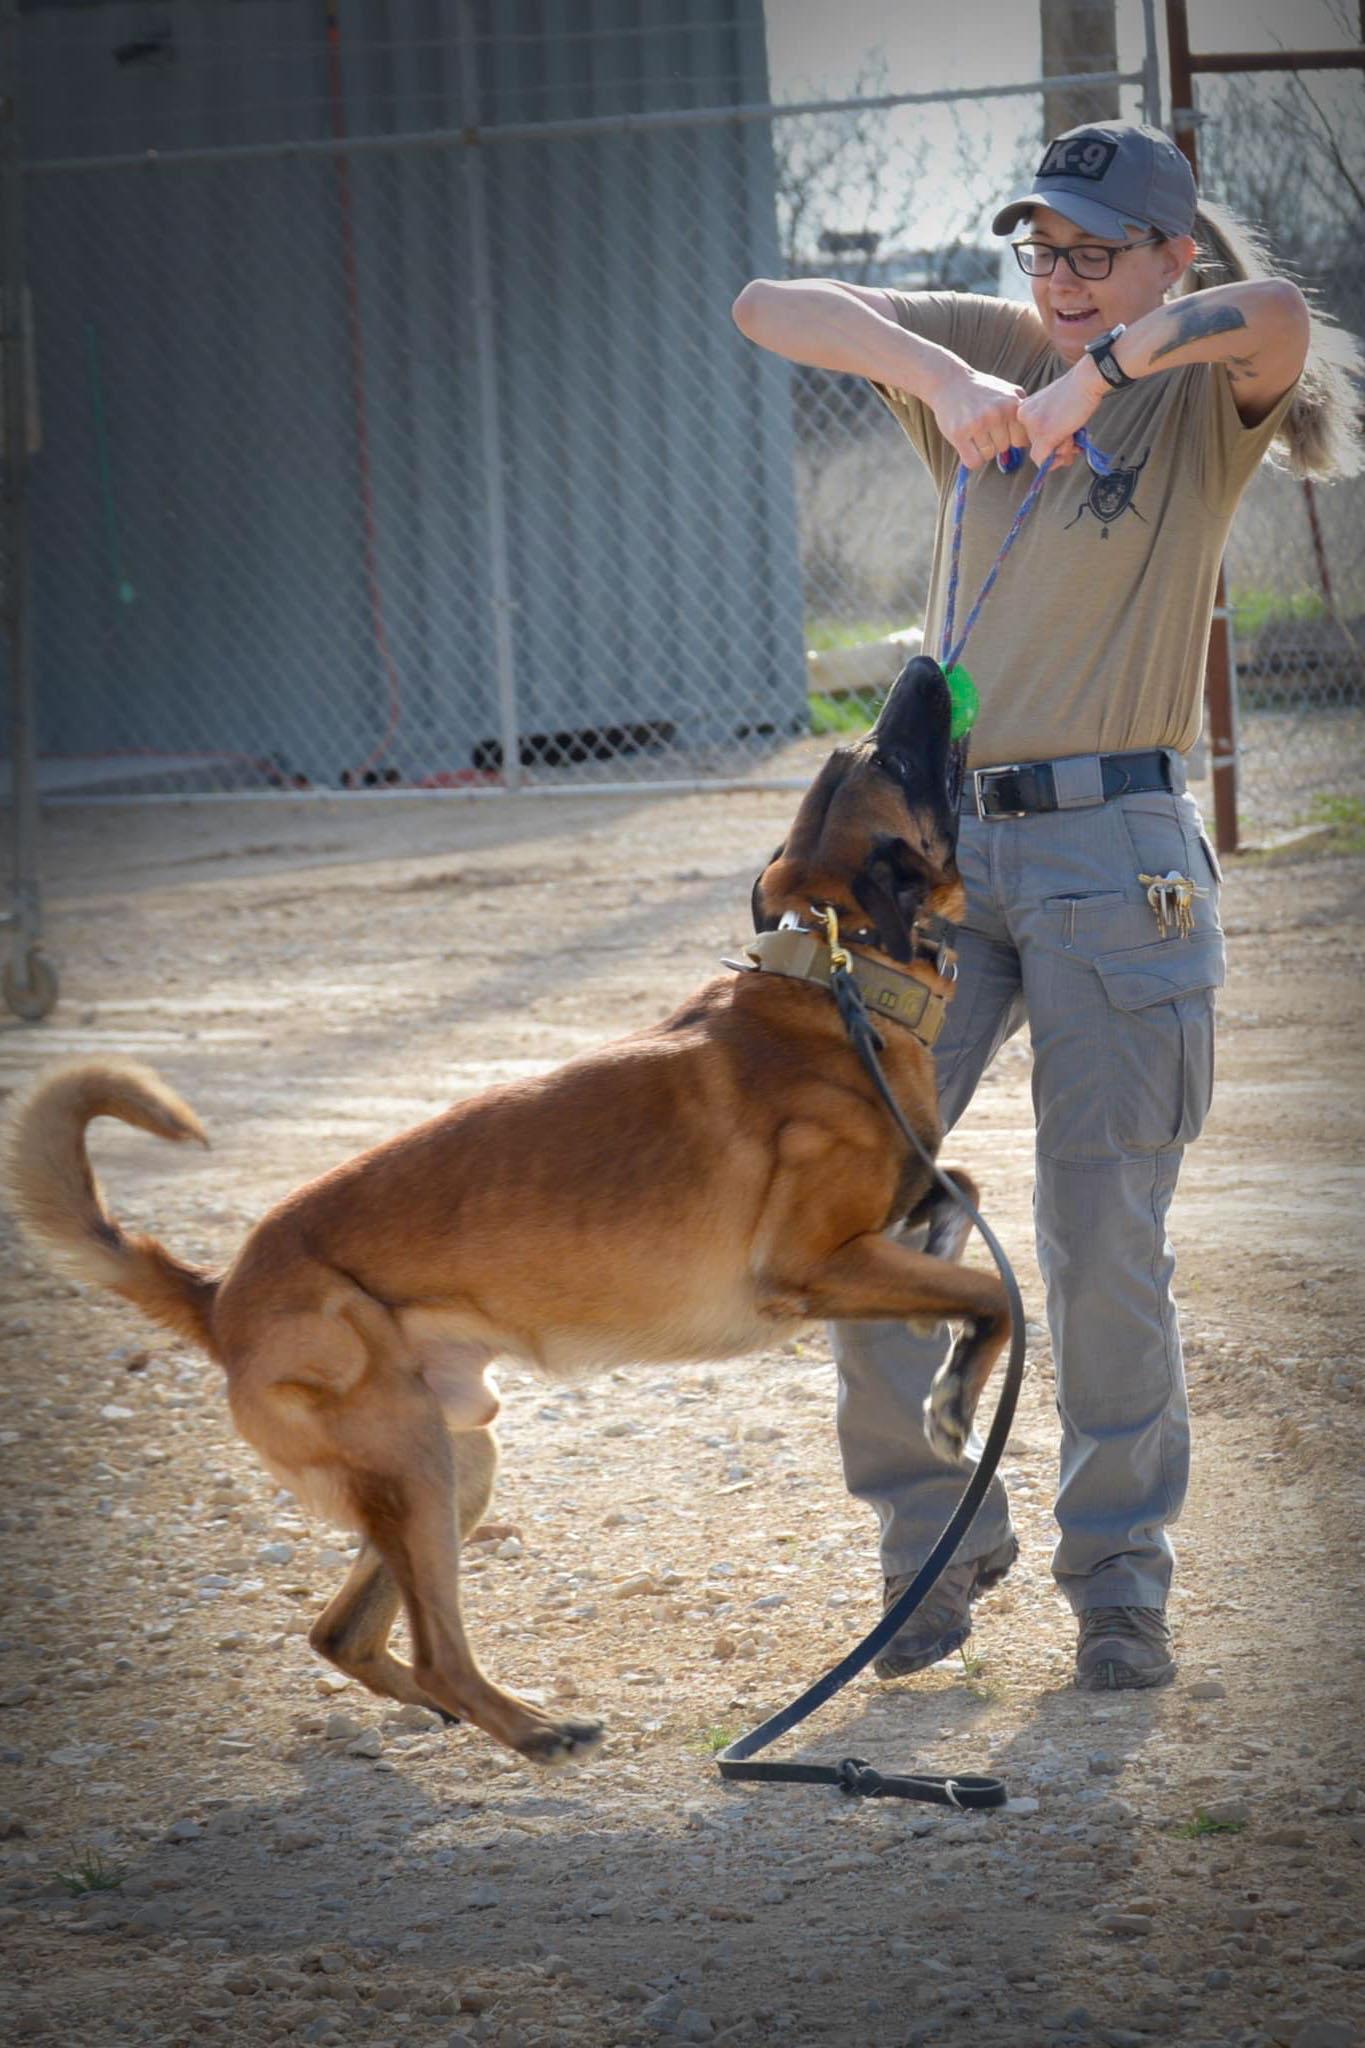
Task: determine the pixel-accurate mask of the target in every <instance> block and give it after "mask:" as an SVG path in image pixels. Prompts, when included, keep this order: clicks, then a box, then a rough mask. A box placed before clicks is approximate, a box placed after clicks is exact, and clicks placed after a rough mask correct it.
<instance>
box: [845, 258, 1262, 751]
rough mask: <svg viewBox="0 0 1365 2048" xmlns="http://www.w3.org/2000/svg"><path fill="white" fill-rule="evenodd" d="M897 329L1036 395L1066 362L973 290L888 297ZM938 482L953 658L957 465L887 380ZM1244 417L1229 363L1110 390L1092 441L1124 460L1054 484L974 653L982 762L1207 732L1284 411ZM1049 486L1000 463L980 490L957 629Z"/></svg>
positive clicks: (936, 630) (923, 412) (1028, 325)
mask: <svg viewBox="0 0 1365 2048" xmlns="http://www.w3.org/2000/svg"><path fill="white" fill-rule="evenodd" d="M887 296H888V297H889V298H890V299H891V300H892V301H893V302H894V304H895V308H896V316H897V318H898V319H899V320H900V322H901V324H902V326H904V327H907V328H909V329H910V331H911V332H912V333H914V334H918V335H922V336H923V337H924V339H925V340H927V341H933V342H937V343H939V344H940V346H941V347H943V348H947V349H951V350H952V352H953V354H954V355H956V356H960V357H961V358H962V360H963V361H964V362H966V363H970V364H971V366H972V368H973V369H977V370H982V371H986V372H988V373H989V374H990V375H992V376H996V377H1003V378H1006V379H1008V380H1009V382H1011V383H1013V384H1018V385H1021V386H1022V387H1023V389H1024V390H1025V391H1027V392H1030V393H1032V392H1035V391H1040V390H1042V388H1043V387H1044V386H1045V385H1047V384H1051V383H1052V382H1053V381H1054V380H1055V379H1056V378H1058V377H1060V376H1061V375H1062V374H1063V371H1064V369H1065V365H1064V364H1063V362H1062V360H1061V358H1060V357H1059V356H1058V355H1057V354H1056V352H1055V351H1054V350H1053V349H1052V347H1051V346H1050V345H1049V343H1048V342H1047V340H1046V339H1045V337H1044V335H1043V331H1042V328H1041V326H1040V325H1039V322H1038V318H1037V315H1036V314H1035V313H1034V311H1033V309H1032V307H1031V306H1023V305H1017V304H1014V303H1012V302H1011V301H1009V300H1005V299H992V298H986V297H982V296H979V295H975V294H970V293H959V292H923V293H915V294H913V295H907V294H905V293H901V292H890V293H888V294H887ZM875 388H876V390H877V392H878V395H879V396H880V397H881V398H882V399H883V400H884V401H885V403H886V405H887V406H888V407H889V408H890V410H891V412H892V413H893V414H894V415H895V417H896V419H897V420H899V422H900V424H901V425H902V426H903V427H904V429H905V431H906V433H907V434H908V435H909V437H910V439H911V441H912V442H913V443H914V445H915V447H916V449H917V450H918V452H919V454H920V455H921V456H922V457H923V459H924V461H925V463H926V464H927V465H928V468H929V469H930V471H931V473H932V474H933V477H934V479H935V481H936V483H937V484H938V487H939V509H938V531H937V535H936V538H935V547H934V561H933V568H932V570H931V572H930V590H929V606H928V612H927V615H926V618H925V628H924V645H925V649H926V651H927V652H929V653H932V654H936V655H937V654H941V653H942V652H944V649H943V645H942V636H943V619H944V597H945V593H946V589H947V574H948V553H949V539H950V533H951V515H952V504H953V486H954V483H955V481H956V478H957V469H958V459H957V455H956V453H955V452H954V450H953V448H952V446H951V444H950V443H949V442H948V441H946V440H945V439H944V438H943V435H942V434H941V433H940V431H939V427H938V422H937V421H936V420H935V418H934V415H933V413H932V412H931V411H930V409H929V407H928V406H927V405H925V404H924V403H923V401H922V400H920V399H917V398H912V397H911V396H910V395H909V394H908V393H906V392H903V391H890V390H886V389H884V388H883V387H882V386H880V385H877V386H876V387H875ZM1291 397H1292V393H1291V392H1286V394H1285V396H1284V397H1283V398H1282V399H1281V400H1280V402H1279V403H1278V404H1277V405H1276V406H1275V407H1274V409H1273V410H1272V412H1271V413H1270V414H1269V415H1268V416H1267V418H1265V419H1264V420H1262V421H1261V422H1260V423H1259V424H1258V425H1257V426H1254V427H1247V426H1244V425H1243V424H1242V421H1241V419H1240V418H1239V416H1238V412H1237V407H1236V405H1235V404H1234V402H1233V397H1232V388H1231V386H1230V384H1229V382H1228V378H1227V373H1226V371H1225V369H1224V368H1223V366H1222V365H1221V364H1208V363H1195V364H1190V365H1188V366H1186V367H1185V368H1183V369H1175V370H1169V371H1166V372H1165V373H1164V374H1158V375H1154V376H1151V377H1144V378H1142V379H1141V380H1140V381H1139V382H1137V383H1136V384H1134V385H1132V386H1131V387H1129V388H1128V389H1125V390H1122V391H1111V392H1108V393H1106V395H1105V397H1104V398H1103V399H1102V400H1101V401H1100V404H1099V407H1098V409H1097V410H1096V412H1095V414H1094V416H1093V417H1092V418H1091V420H1090V421H1089V423H1088V426H1087V429H1086V431H1087V433H1088V434H1089V436H1090V438H1091V439H1092V440H1093V442H1094V443H1095V446H1096V447H1097V448H1099V449H1101V450H1102V451H1103V452H1104V454H1106V455H1108V456H1110V457H1112V458H1113V459H1114V461H1115V463H1116V464H1117V467H1116V469H1115V471H1114V473H1113V474H1112V475H1111V476H1109V477H1096V476H1094V475H1092V473H1091V471H1090V469H1089V467H1088V465H1087V464H1086V463H1084V462H1083V461H1078V462H1077V463H1075V464H1074V465H1073V466H1072V467H1071V468H1070V469H1066V470H1062V471H1060V472H1057V473H1054V474H1053V475H1051V476H1049V478H1048V480H1047V482H1046V483H1045V484H1044V486H1043V492H1042V497H1041V499H1040V500H1039V501H1038V503H1036V504H1035V506H1034V508H1033V510H1032V512H1031V513H1030V514H1029V517H1028V519H1027V521H1026V522H1025V524H1024V526H1023V528H1022V530H1021V532H1020V534H1019V537H1018V539H1017V540H1016V542H1015V544H1014V547H1013V549H1012V550H1011V552H1010V554H1009V555H1008V557H1007V558H1006V560H1005V563H1004V565H1003V567H1002V568H1001V571H1000V576H999V580H998V581H997V583H996V585H995V587H994V589H993V590H992V591H991V594H990V596H989V597H988V598H987V599H986V603H985V607H984V609H983V611H982V613H981V617H980V619H979V620H978V622H977V624H976V626H975V627H974V628H973V630H972V634H971V638H970V639H969V641H968V642H967V646H966V649H965V651H964V653H963V655H962V665H963V667H964V668H966V669H967V670H968V672H969V673H970V675H971V677H972V680H973V681H974V682H975V684H976V686H977V690H978V692H979V694H980V698H981V711H980V714H979V716H978V718H977V722H976V725H975V727H974V728H973V731H972V740H971V761H972V765H973V767H977V768H982V767H989V766H991V765H992V764H993V763H997V762H1002V761H1035V760H1046V759H1048V758H1050V757H1052V756H1055V755H1062V754H1095V753H1099V754H1108V753H1121V752H1123V751H1124V750H1125V749H1128V748H1134V747H1141V748H1147V747H1175V748H1178V749H1179V750H1180V752H1181V753H1185V752H1187V751H1188V750H1189V748H1190V747H1192V746H1193V745H1194V742H1195V740H1196V739H1197V737H1198V735H1199V729H1200V723H1201V718H1202V695H1203V680H1204V658H1205V654H1206V652H1207V648H1208V637H1209V625H1210V620H1211V616H1212V611H1213V600H1214V589H1215V584H1216V582H1217V577H1218V564H1219V562H1220V561H1221V559H1222V554H1223V546H1224V543H1225V541H1226V539H1227V535H1228V528H1229V527H1230V526H1231V524H1232V515H1233V512H1234V511H1235V509H1236V506H1237V501H1238V499H1239V498H1240V497H1241V495H1242V492H1243V490H1244V489H1245V487H1246V485H1247V483H1248V481H1249V480H1250V478H1251V476H1252V475H1253V473H1254V471H1255V469H1256V466H1257V464H1258V463H1259V462H1260V460H1261V457H1262V456H1263V455H1264V454H1265V451H1266V449H1267V448H1268V447H1269V445H1270V442H1271V439H1272V437H1273V436H1274V433H1275V430H1276V428H1277V427H1278V426H1279V424H1280V422H1281V420H1282V419H1283V417H1284V414H1285V412H1286V411H1287V410H1288V407H1289V404H1290V401H1291ZM1036 476H1037V470H1036V469H1035V467H1034V465H1033V463H1032V462H1030V461H1027V460H1026V461H1025V462H1024V463H1023V464H1022V465H1021V466H1020V468H1019V469H1017V470H1016V471H1015V473H1014V474H1013V475H1012V476H1004V475H1002V474H1001V472H1000V471H999V470H998V469H997V468H996V466H995V464H994V463H991V464H989V465H988V466H987V467H986V468H985V469H982V470H978V471H976V472H975V473H974V474H973V476H972V479H971V482H970V483H969V485H968V488H967V511H966V517H965V520H964V522H963V534H962V569H961V577H960V581H959V588H958V596H957V619H956V626H955V631H956V632H957V633H958V634H960V633H961V631H962V627H963V625H964V623H965V622H966V618H967V614H968V612H969V611H970V609H971V607H972V605H973V604H974V603H975V602H976V598H977V595H978V593H979V592H980V589H981V586H982V584H983V583H984V582H985V579H986V576H987V573H988V571H989V569H990V567H991V564H992V562H993V561H994V560H995V556H996V551H997V549H998V548H999V547H1000V544H1001V542H1002V541H1003V540H1004V538H1005V535H1006V533H1007V532H1008V531H1009V527H1010V524H1011V522H1012V520H1013V518H1014V514H1015V512H1016V511H1017V510H1018V508H1019V506H1020V504H1021V503H1022V501H1023V499H1024V497H1025V495H1026V493H1027V491H1028V488H1029V485H1030V484H1031V483H1032V482H1033V480H1034V479H1035V477H1036Z"/></svg>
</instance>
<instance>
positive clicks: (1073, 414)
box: [1019, 356, 1109, 469]
mask: <svg viewBox="0 0 1365 2048" xmlns="http://www.w3.org/2000/svg"><path fill="white" fill-rule="evenodd" d="M1096 385H1098V386H1099V389H1098V390H1096V388H1095V387H1096ZM1108 389H1109V386H1108V385H1107V384H1106V383H1105V381H1104V379H1103V377H1101V375H1100V373H1099V371H1098V370H1097V369H1096V368H1095V365H1094V364H1093V363H1092V362H1091V360H1090V358H1089V356H1082V358H1081V360H1080V362H1079V363H1076V364H1073V366H1072V367H1071V369H1069V370H1068V371H1067V372H1066V375H1065V376H1063V377H1059V378H1058V379H1057V381H1056V383H1055V384H1047V385H1045V386H1044V387H1043V389H1042V390H1041V391H1035V392H1034V394H1033V396H1032V398H1026V399H1025V400H1024V402H1023V404H1022V405H1021V406H1020V408H1019V426H1020V427H1021V428H1022V430H1023V434H1024V439H1025V443H1026V445H1027V447H1028V451H1029V454H1030V455H1031V456H1032V457H1033V460H1034V461H1035V462H1036V463H1037V464H1038V466H1039V468H1041V467H1042V465H1043V464H1044V463H1045V462H1046V461H1047V459H1048V457H1049V455H1050V456H1052V457H1053V464H1052V466H1053V468H1054V469H1067V468H1069V467H1070V465H1071V464H1072V463H1073V462H1074V461H1075V460H1076V457H1077V456H1078V455H1079V454H1080V452H1081V451H1080V449H1079V448H1078V447H1077V446H1076V441H1075V434H1076V430H1077V428H1079V427H1083V426H1084V425H1085V424H1086V422H1087V420H1089V419H1091V418H1092V417H1093V416H1094V414H1095V412H1096V410H1097V408H1098V406H1099V402H1100V400H1101V399H1102V398H1103V396H1104V394H1105V392H1106V391H1107V390H1108Z"/></svg>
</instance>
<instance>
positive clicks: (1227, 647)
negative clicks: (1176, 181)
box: [1166, 0, 1237, 853]
mask: <svg viewBox="0 0 1365 2048" xmlns="http://www.w3.org/2000/svg"><path fill="white" fill-rule="evenodd" d="M1166 45H1167V49H1168V51H1169V54H1170V66H1171V131H1172V133H1173V134H1174V136H1175V139H1176V142H1177V143H1178V144H1179V146H1180V148H1181V149H1182V150H1183V151H1184V152H1185V155H1186V157H1187V158H1188V159H1189V165H1190V169H1191V170H1192V171H1193V172H1194V174H1195V177H1196V178H1197V177H1198V176H1199V151H1198V147H1197V145H1196V141H1195V126H1194V118H1193V116H1194V71H1193V68H1192V66H1191V64H1190V31H1189V21H1188V19H1187V16H1186V7H1185V0H1166ZM1232 674H1233V671H1232V636H1231V634H1230V633H1229V631H1228V593H1227V578H1226V576H1225V575H1224V573H1223V568H1222V565H1221V564H1220V565H1219V569H1218V585H1217V589H1216V591H1215V593H1214V600H1213V622H1212V624H1211V626H1210V628H1209V649H1208V654H1207V656H1206V658H1205V663H1204V697H1205V702H1206V703H1207V705H1208V719H1209V754H1210V768H1211V772H1212V775H1213V832H1214V841H1215V844H1216V845H1217V848H1218V851H1219V852H1220V853H1236V851H1237V706H1236V699H1235V696H1234V692H1233V680H1232Z"/></svg>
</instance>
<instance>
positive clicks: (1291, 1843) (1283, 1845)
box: [1261, 1827, 1308, 1849]
mask: <svg viewBox="0 0 1365 2048" xmlns="http://www.w3.org/2000/svg"><path fill="white" fill-rule="evenodd" d="M1261 1840H1262V1841H1263V1842H1266V1843H1268V1844H1269V1846H1270V1847H1271V1848H1272V1849H1306V1848H1307V1847H1308V1830H1307V1828H1295V1827H1288V1828H1267V1830H1266V1832H1265V1833H1264V1834H1263V1835H1262V1836H1261Z"/></svg>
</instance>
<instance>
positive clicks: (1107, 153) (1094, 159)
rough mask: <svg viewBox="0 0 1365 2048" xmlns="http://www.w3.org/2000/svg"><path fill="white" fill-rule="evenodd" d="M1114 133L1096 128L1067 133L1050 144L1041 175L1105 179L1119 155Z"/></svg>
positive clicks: (1045, 176)
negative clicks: (1110, 133)
mask: <svg viewBox="0 0 1365 2048" xmlns="http://www.w3.org/2000/svg"><path fill="white" fill-rule="evenodd" d="M1118 147H1119V146H1118V144H1117V142H1115V141H1114V139H1113V137H1112V136H1109V135H1099V134H1096V133H1095V132H1094V131H1093V130H1092V131H1091V132H1090V133H1089V134H1087V135H1068V136H1064V137H1063V139H1062V140H1061V141H1060V142H1053V143H1050V144H1049V145H1048V150H1047V154H1046V156H1045V157H1044V158H1043V161H1042V162H1041V164H1039V166H1038V176H1039V177H1040V178H1095V179H1099V178H1102V177H1103V176H1104V174H1105V172H1106V171H1107V170H1108V168H1109V166H1110V164H1111V163H1113V161H1114V158H1115V157H1116V156H1117V154H1118Z"/></svg>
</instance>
